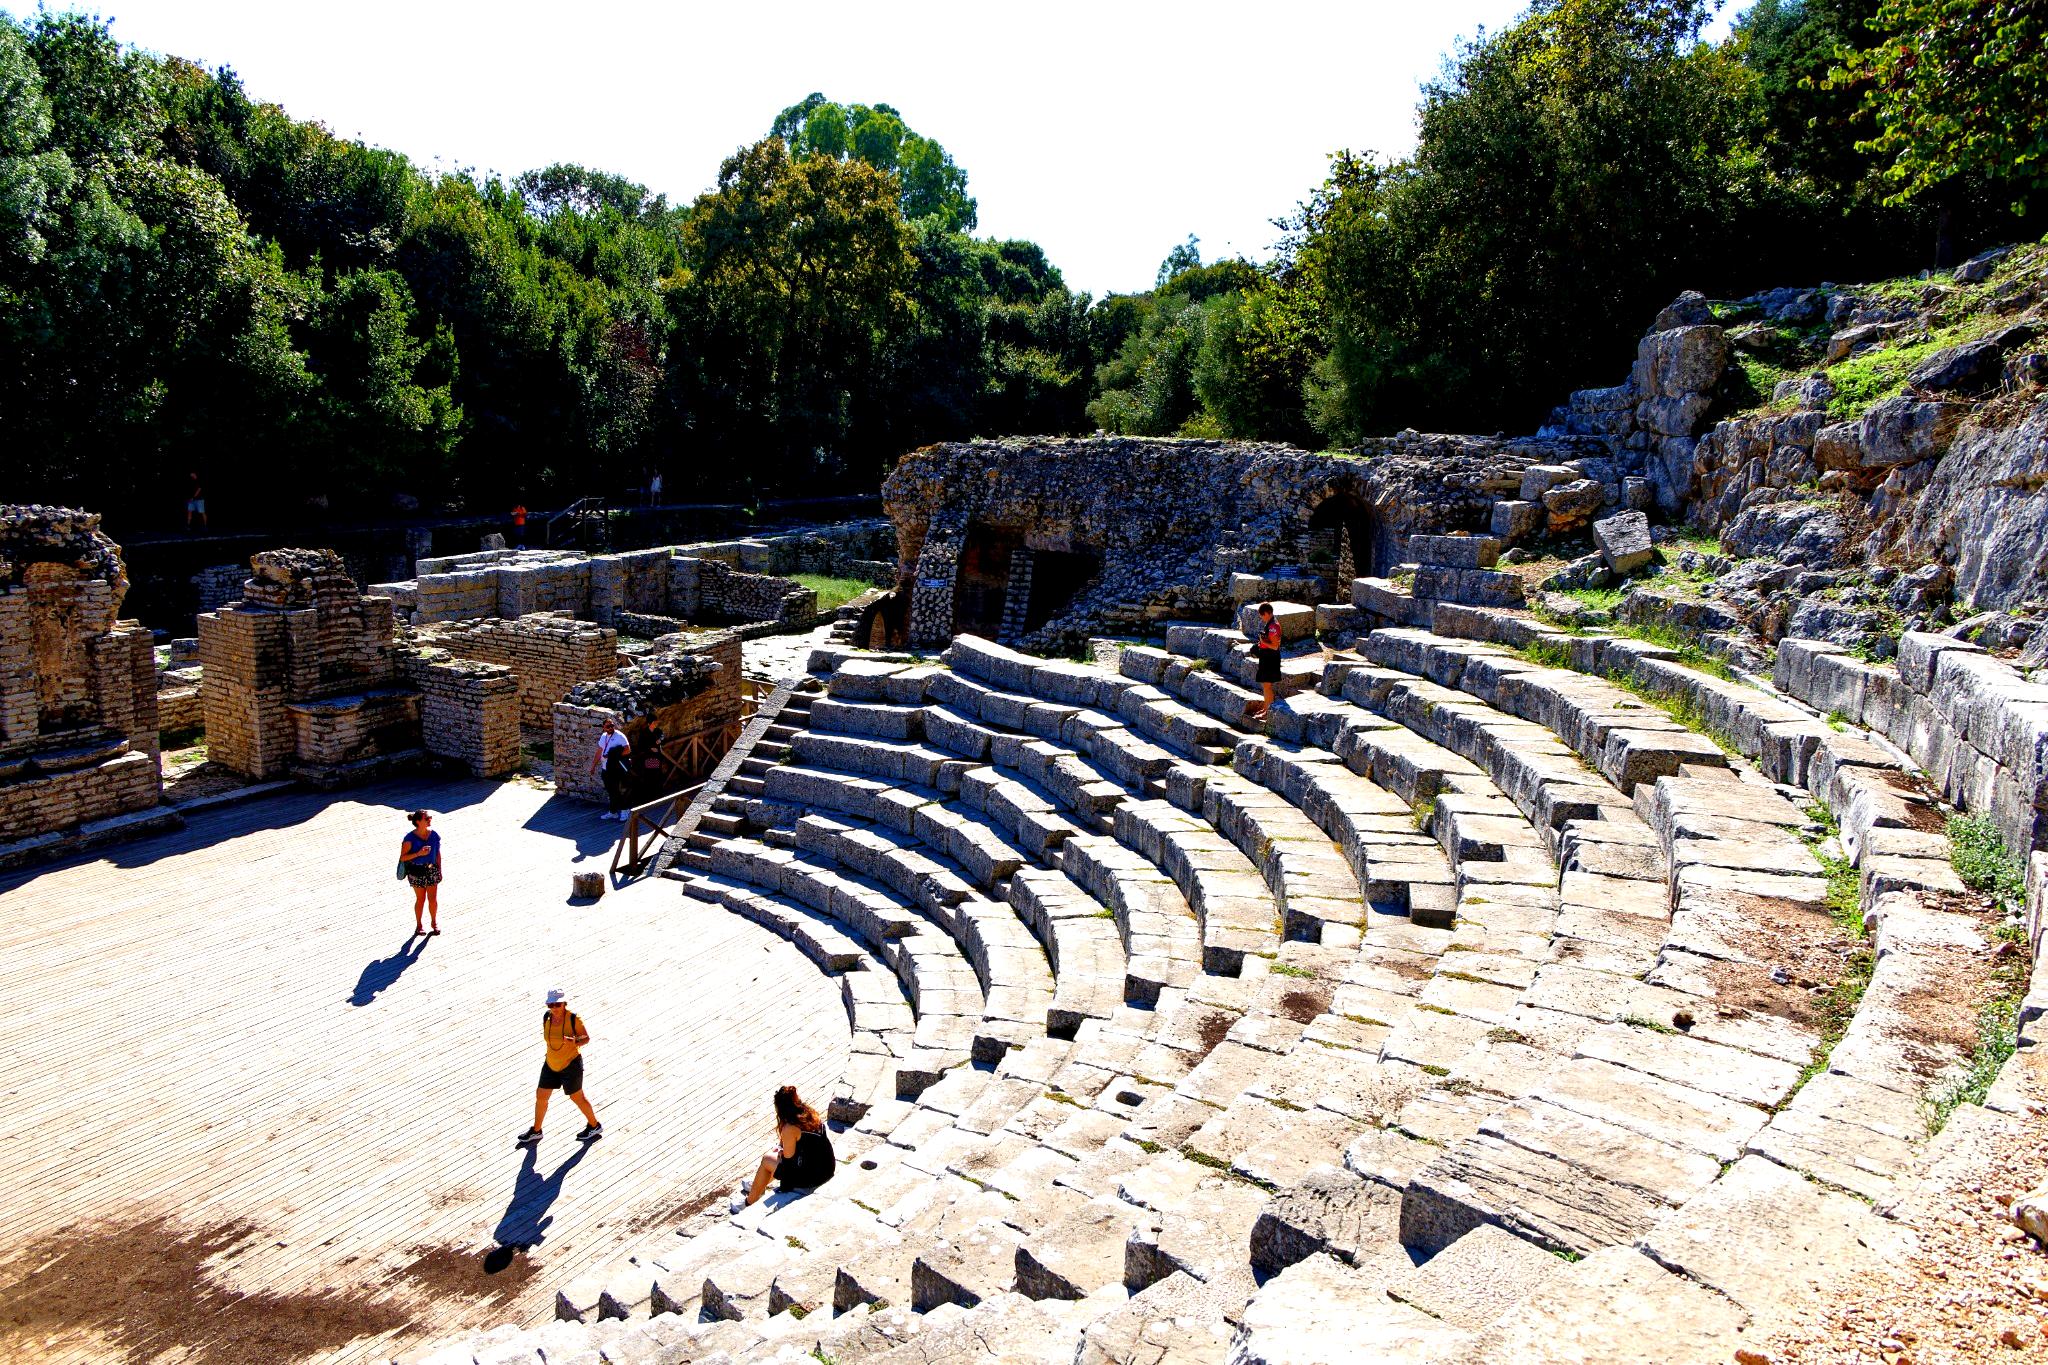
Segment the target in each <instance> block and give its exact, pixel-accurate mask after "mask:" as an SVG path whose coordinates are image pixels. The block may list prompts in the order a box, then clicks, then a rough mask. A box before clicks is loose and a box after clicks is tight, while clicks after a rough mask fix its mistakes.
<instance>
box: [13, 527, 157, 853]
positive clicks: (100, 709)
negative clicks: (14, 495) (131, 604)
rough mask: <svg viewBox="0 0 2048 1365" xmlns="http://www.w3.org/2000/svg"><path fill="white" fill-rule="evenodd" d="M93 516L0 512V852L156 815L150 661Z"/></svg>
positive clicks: (113, 556) (118, 567)
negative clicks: (123, 612)
mask: <svg viewBox="0 0 2048 1365" xmlns="http://www.w3.org/2000/svg"><path fill="white" fill-rule="evenodd" d="M99 520H100V519H99V517H98V516H97V515H95V514H93V513H88V512H80V511H75V510H72V509H70V508H61V507H39V506H0V846H4V845H9V844H18V843H20V842H22V841H29V840H34V839H37V838H38V837H40V836H55V835H63V834H67V833H71V832H75V831H78V830H79V829H80V827H82V826H89V825H92V824H94V823H96V822H101V821H106V820H109V819H112V818H114V817H118V816H124V815H130V814H134V813H137V812H144V811H148V810H150V809H151V808H153V807H155V806H156V805H157V802H158V797H159V795H160V793H161V790H162V784H161V780H160V775H159V769H158V763H157V710H156V660H155V655H154V653H153V651H152V649H151V638H150V633H149V632H148V631H147V630H145V629H143V628H142V627H141V626H139V625H138V624H136V623H135V622H133V621H124V620H120V619H119V617H118V613H119V611H120V607H121V600H122V598H123V597H124V596H126V594H127V590H128V577H127V570H126V568H125V566H124V565H123V564H122V562H121V552H120V547H119V546H117V545H115V544H114V543H113V542H112V541H111V540H109V539H107V537H106V536H105V535H103V534H102V533H101V532H100V530H99Z"/></svg>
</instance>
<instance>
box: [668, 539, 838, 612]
mask: <svg viewBox="0 0 2048 1365" xmlns="http://www.w3.org/2000/svg"><path fill="white" fill-rule="evenodd" d="M669 584H670V588H669V614H670V615H671V616H674V617H676V618H678V619H680V620H684V621H703V622H707V623H722V622H730V621H773V622H776V623H777V624H795V625H807V624H809V623H810V622H811V621H812V620H814V619H816V617H817V615H818V594H817V593H815V592H813V591H811V590H810V589H809V588H807V587H805V586H804V585H803V584H801V583H799V582H797V581H796V580H795V579H793V578H784V577H781V576H780V575H777V574H760V573H747V572H745V571H744V570H741V569H735V568H733V567H732V566H731V565H730V564H727V563H725V562H723V561H722V560H717V559H703V558H697V557H694V556H678V557H677V558H675V559H673V560H671V561H670V564H669Z"/></svg>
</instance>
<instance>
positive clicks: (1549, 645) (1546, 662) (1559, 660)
mask: <svg viewBox="0 0 2048 1365" xmlns="http://www.w3.org/2000/svg"><path fill="white" fill-rule="evenodd" d="M1515 652H1516V653H1517V654H1520V655H1521V656H1522V657H1523V658H1525V659H1527V660H1528V661H1529V662H1530V663H1532V664H1540V665H1541V666H1543V667H1544V668H1570V667H1571V666H1572V651H1571V646H1569V645H1567V644H1566V643H1565V642H1564V641H1562V640H1540V639H1539V640H1531V641H1530V642H1529V643H1528V644H1526V645H1523V646H1522V647H1521V648H1520V649H1518V650H1516V651H1515Z"/></svg>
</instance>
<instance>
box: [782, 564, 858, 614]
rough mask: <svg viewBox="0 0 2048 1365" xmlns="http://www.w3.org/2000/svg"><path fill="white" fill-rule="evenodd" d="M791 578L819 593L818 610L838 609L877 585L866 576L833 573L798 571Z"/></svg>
mask: <svg viewBox="0 0 2048 1365" xmlns="http://www.w3.org/2000/svg"><path fill="white" fill-rule="evenodd" d="M790 577H791V578H793V579H795V580H796V581H797V582H799V583H801V584H803V585H804V586H805V587H807V588H809V589H810V590H811V591H812V592H814V593H816V594H818V610H819V611H820V612H821V613H822V612H829V611H837V610H838V609H839V608H841V607H843V606H845V605H846V604H847V603H848V602H851V601H852V600H853V599H854V598H856V597H858V596H860V595H861V594H862V593H864V592H866V591H867V590H868V589H869V588H872V587H874V586H875V585H874V584H872V583H870V582H868V581H867V580H866V579H865V578H835V577H833V576H832V575H831V574H822V573H798V574H791V575H790Z"/></svg>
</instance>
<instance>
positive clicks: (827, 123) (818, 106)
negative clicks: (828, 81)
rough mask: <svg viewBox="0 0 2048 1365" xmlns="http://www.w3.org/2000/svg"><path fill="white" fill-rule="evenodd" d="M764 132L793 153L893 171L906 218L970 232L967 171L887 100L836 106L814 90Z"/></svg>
mask: <svg viewBox="0 0 2048 1365" xmlns="http://www.w3.org/2000/svg"><path fill="white" fill-rule="evenodd" d="M768 135H769V136H770V137H779V138H781V139H782V140H783V141H784V142H786V143H788V144H789V151H790V155H791V156H794V157H799V158H801V157H806V156H829V157H834V158H837V159H840V160H846V159H849V158H850V159H853V160H857V161H864V162H866V163H867V164H868V165H870V166H873V167H874V168H875V169H877V170H883V171H891V172H894V173H895V175H896V177H897V183H898V185H899V186H900V188H901V193H902V203H903V216H904V217H905V218H906V219H908V220H910V221H911V222H918V221H921V220H923V219H926V218H931V219H936V220H937V222H938V225H939V226H940V227H941V228H942V229H943V230H945V231H947V232H972V231H973V230H974V222H975V203H974V199H973V198H972V196H970V195H969V194H968V193H967V172H966V171H963V170H961V169H960V167H959V166H958V165H956V164H954V161H953V158H952V157H951V156H950V155H949V154H948V153H947V151H946V149H945V148H944V147H941V146H940V145H939V144H938V143H936V142H934V141H933V140H932V139H930V138H928V137H924V136H922V135H921V134H919V133H916V132H913V131H912V130H911V128H910V126H909V125H908V124H906V123H905V122H904V121H903V115H902V114H900V113H898V112H897V111H896V110H895V109H893V108H891V107H890V106H888V105H886V104H875V105H867V104H834V103H833V102H832V101H830V100H828V99H826V98H825V97H824V96H823V95H821V94H818V93H817V92H815V91H813V92H812V93H811V94H809V95H807V96H805V97H804V98H803V99H802V100H800V101H798V102H797V103H795V104H792V105H790V106H789V108H787V109H784V110H783V111H782V112H781V113H780V114H777V115H776V116H775V122H774V123H773V124H772V125H770V127H769V129H768Z"/></svg>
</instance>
